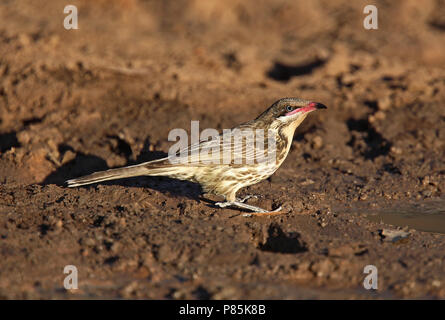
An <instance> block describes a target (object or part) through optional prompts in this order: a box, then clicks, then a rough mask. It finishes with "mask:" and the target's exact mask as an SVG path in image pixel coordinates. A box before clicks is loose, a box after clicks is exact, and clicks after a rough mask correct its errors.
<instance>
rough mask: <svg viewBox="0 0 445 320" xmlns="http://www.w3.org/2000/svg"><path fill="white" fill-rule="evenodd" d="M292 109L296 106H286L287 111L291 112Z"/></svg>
mask: <svg viewBox="0 0 445 320" xmlns="http://www.w3.org/2000/svg"><path fill="white" fill-rule="evenodd" d="M292 110H294V108H292V107H291V106H286V111H287V112H291V111H292Z"/></svg>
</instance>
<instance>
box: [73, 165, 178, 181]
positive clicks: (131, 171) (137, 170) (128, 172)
mask: <svg viewBox="0 0 445 320" xmlns="http://www.w3.org/2000/svg"><path fill="white" fill-rule="evenodd" d="M147 164H148V162H145V163H141V164H137V165H134V166H128V167H123V168H117V169H110V170H106V171H100V172H95V173H92V174H90V175H87V176H83V177H80V178H76V179H71V180H68V181H66V183H67V184H68V187H78V186H83V185H87V184H92V183H97V182H102V181H108V180H115V179H122V178H130V177H137V176H144V175H149V176H158V175H168V174H169V173H170V172H171V171H172V168H168V167H158V168H150V166H149V165H147Z"/></svg>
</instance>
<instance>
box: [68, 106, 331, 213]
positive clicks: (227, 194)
mask: <svg viewBox="0 0 445 320" xmlns="http://www.w3.org/2000/svg"><path fill="white" fill-rule="evenodd" d="M317 109H326V106H324V105H323V104H321V103H317V102H311V101H307V100H303V99H298V98H283V99H280V100H278V101H276V102H275V103H274V104H273V105H272V106H270V107H269V108H268V109H267V110H266V111H264V112H263V113H262V114H260V115H259V116H258V117H257V118H256V119H255V120H252V121H249V122H246V123H243V124H241V125H239V126H237V127H235V128H233V129H231V130H230V132H231V135H230V136H229V138H228V136H227V135H226V134H220V135H219V136H216V137H213V139H211V140H206V141H200V142H198V143H196V144H192V145H191V146H189V147H186V148H184V149H182V150H180V151H179V152H178V153H175V154H171V155H169V156H168V157H165V158H162V159H158V160H154V161H149V162H144V163H141V164H138V165H133V166H128V167H123V168H117V169H110V170H106V171H101V172H96V173H93V174H90V175H87V176H84V177H80V178H77V179H72V180H68V181H67V184H68V186H69V187H77V186H82V185H87V184H92V183H97V182H101V181H107V180H115V179H122V178H128V177H135V176H167V177H170V178H174V179H179V180H188V181H192V182H196V183H199V184H200V185H201V187H202V190H203V191H204V192H206V193H212V194H216V195H219V196H223V197H224V198H225V202H217V203H216V205H217V206H219V207H222V208H224V207H229V206H232V207H238V208H241V209H244V210H248V211H251V212H253V213H256V214H267V213H274V212H278V211H280V210H281V207H280V208H278V209H275V210H273V211H271V210H265V209H262V208H259V207H256V206H252V205H249V204H247V203H244V201H245V200H246V199H248V198H249V197H246V198H244V199H237V198H236V193H237V191H238V190H239V189H241V188H243V187H246V186H250V185H252V184H255V183H258V182H260V181H262V180H264V179H267V178H268V177H270V176H271V175H272V174H273V173H274V172H275V171H276V170H277V169H278V168H279V167H280V166H281V164H282V163H283V161H284V159H285V158H286V156H287V154H288V153H289V149H290V146H291V144H292V139H293V135H294V132H295V129H296V128H297V127H298V126H299V125H300V124H301V123H302V122H303V120H304V119H305V118H306V117H307V115H308V114H309V113H310V112H312V111H314V110H317ZM252 133H253V136H252ZM237 137H241V139H238V138H237ZM248 138H251V140H249V139H248ZM252 139H253V140H252ZM240 141H241V143H240ZM249 141H250V143H249ZM252 141H254V143H252ZM272 149H273V150H272ZM204 151H205V152H204ZM209 151H211V152H209ZM271 151H273V152H271ZM178 154H180V155H185V156H182V157H178ZM266 155H267V156H266ZM270 155H273V156H272V157H271V156H270ZM240 160H241V161H240Z"/></svg>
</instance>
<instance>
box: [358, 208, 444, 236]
mask: <svg viewBox="0 0 445 320" xmlns="http://www.w3.org/2000/svg"><path fill="white" fill-rule="evenodd" d="M365 213H366V214H367V216H366V218H367V219H369V220H371V221H373V222H383V223H387V224H392V225H395V226H400V227H405V226H408V227H410V228H412V229H416V230H419V231H427V232H436V233H445V200H434V201H428V202H422V203H416V204H406V205H402V206H398V207H392V208H382V209H374V210H372V211H367V212H365Z"/></svg>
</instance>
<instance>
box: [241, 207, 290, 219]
mask: <svg viewBox="0 0 445 320" xmlns="http://www.w3.org/2000/svg"><path fill="white" fill-rule="evenodd" d="M259 209H261V208H259ZM282 209H283V207H282V206H279V207H278V208H276V209H275V210H264V209H261V210H257V211H255V212H249V213H244V214H242V216H243V217H251V216H262V215H275V214H280V211H281V210H282Z"/></svg>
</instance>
